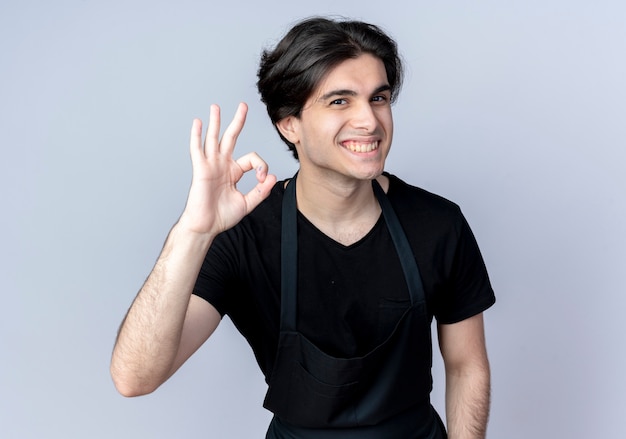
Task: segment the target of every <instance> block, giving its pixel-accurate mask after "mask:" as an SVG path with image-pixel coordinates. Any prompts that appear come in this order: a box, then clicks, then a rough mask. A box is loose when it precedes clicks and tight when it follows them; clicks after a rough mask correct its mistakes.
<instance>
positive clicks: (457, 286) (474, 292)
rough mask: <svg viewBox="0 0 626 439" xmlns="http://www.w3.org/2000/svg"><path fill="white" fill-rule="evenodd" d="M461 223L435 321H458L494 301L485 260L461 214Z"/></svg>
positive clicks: (452, 248) (478, 312) (484, 308)
mask: <svg viewBox="0 0 626 439" xmlns="http://www.w3.org/2000/svg"><path fill="white" fill-rule="evenodd" d="M459 215H460V226H459V227H458V228H457V230H458V231H457V232H456V234H457V236H456V239H453V240H452V242H453V243H454V245H452V246H451V247H450V251H451V252H452V254H451V265H450V270H449V273H448V277H447V279H446V282H445V287H444V288H443V289H442V291H441V295H440V297H439V298H438V300H437V301H438V302H439V303H438V306H437V308H438V313H437V315H436V317H437V321H438V322H439V323H442V324H452V323H457V322H460V321H462V320H465V319H467V318H470V317H472V316H474V315H476V314H480V313H481V312H483V311H485V310H486V309H488V308H489V307H491V306H492V305H493V304H494V303H495V300H496V298H495V294H494V292H493V288H492V287H491V282H490V281H489V275H488V274H487V269H486V267H485V262H484V260H483V257H482V255H481V253H480V249H479V248H478V244H477V242H476V238H475V237H474V234H473V233H472V230H471V229H470V226H469V224H468V223H467V220H466V219H465V217H464V216H463V215H462V214H461V213H460V211H459Z"/></svg>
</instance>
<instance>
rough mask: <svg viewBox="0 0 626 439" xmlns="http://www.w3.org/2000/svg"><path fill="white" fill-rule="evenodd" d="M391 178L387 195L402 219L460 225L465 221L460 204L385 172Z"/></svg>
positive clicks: (439, 224)
mask: <svg viewBox="0 0 626 439" xmlns="http://www.w3.org/2000/svg"><path fill="white" fill-rule="evenodd" d="M385 176H386V177H387V178H388V179H389V190H388V192H387V197H388V198H389V200H390V201H391V204H392V205H393V208H394V210H395V211H396V213H397V215H398V216H399V217H400V220H401V221H403V220H404V221H410V222H415V221H419V222H420V223H424V222H425V223H429V224H433V225H438V226H439V227H441V226H443V225H448V226H453V227H454V228H457V227H460V226H461V225H462V223H463V222H464V219H463V214H462V213H461V209H460V208H459V206H458V205H457V204H456V203H454V202H453V201H450V200H448V199H447V198H444V197H442V196H441V195H437V194H434V193H432V192H429V191H427V190H425V189H422V188H420V187H417V186H413V185H411V184H409V183H407V182H405V181H404V180H402V179H400V178H399V177H397V176H395V175H393V174H389V173H385Z"/></svg>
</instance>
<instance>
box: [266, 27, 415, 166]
mask: <svg viewBox="0 0 626 439" xmlns="http://www.w3.org/2000/svg"><path fill="white" fill-rule="evenodd" d="M365 53H367V54H371V55H374V56H375V57H377V58H379V59H380V60H381V61H382V62H383V64H384V66H385V71H386V73H387V80H388V81H389V86H390V87H391V101H392V102H394V101H395V99H396V98H397V95H398V92H399V90H400V86H401V85H402V76H403V69H402V61H401V59H400V56H399V54H398V50H397V45H396V42H395V41H394V40H393V39H392V38H390V37H389V36H388V35H387V34H386V33H385V32H383V30H381V29H380V28H379V27H378V26H375V25H373V24H369V23H364V22H361V21H350V20H332V19H329V18H324V17H314V18H308V19H306V20H304V21H301V22H300V23H298V24H296V25H295V26H294V27H292V28H291V30H290V31H289V32H287V34H286V35H285V36H284V37H283V39H282V40H280V42H279V43H278V44H277V45H276V47H275V48H274V49H273V50H265V51H263V53H262V54H261V63H260V66H259V71H258V82H257V87H258V89H259V93H260V94H261V100H262V101H263V103H265V105H266V107H267V113H268V114H269V116H270V119H271V120H272V123H273V124H274V126H275V127H276V123H277V122H278V121H280V120H282V119H284V118H285V117H288V116H295V117H300V115H301V112H302V108H303V106H304V104H305V103H306V101H307V100H308V99H309V97H310V96H311V94H312V93H313V92H314V91H315V89H316V88H317V87H318V85H319V84H320V82H321V81H322V80H323V79H324V77H325V76H326V74H327V73H328V72H329V71H330V70H331V69H333V68H334V67H336V66H337V65H339V64H340V63H341V62H343V61H345V60H347V59H351V58H357V57H358V56H359V55H362V54H365ZM278 134H279V135H280V137H281V139H283V141H284V142H285V143H286V144H287V145H288V146H289V149H290V150H291V151H292V153H293V155H294V157H295V158H296V159H297V158H298V153H297V152H296V148H295V145H294V144H293V143H291V142H289V141H288V140H287V139H286V138H285V137H283V135H282V134H281V133H280V131H279V132H278Z"/></svg>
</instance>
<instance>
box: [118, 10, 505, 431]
mask: <svg viewBox="0 0 626 439" xmlns="http://www.w3.org/2000/svg"><path fill="white" fill-rule="evenodd" d="M401 82H402V66H401V62H400V60H399V57H398V54H397V50H396V45H395V43H394V42H393V40H391V39H390V38H389V37H388V36H387V35H385V34H384V33H383V32H382V31H381V30H380V29H379V28H377V27H375V26H372V25H369V24H366V23H361V22H349V21H332V20H327V19H323V18H314V19H309V20H306V21H304V22H301V23H299V24H298V25H296V26H295V27H294V28H292V29H291V31H290V32H289V33H288V34H287V35H286V36H285V37H284V38H283V40H282V41H281V42H280V43H279V44H278V45H277V47H276V48H275V49H274V50H272V51H268V52H265V53H264V54H263V57H262V60H261V66H260V69H259V82H258V87H259V91H260V93H261V97H262V100H263V102H265V104H266V105H267V109H268V113H269V115H270V118H271V120H272V122H273V123H274V125H275V127H276V129H277V130H278V132H279V135H280V136H281V138H282V139H283V140H284V141H285V142H286V143H287V144H288V145H289V148H290V149H291V151H292V152H293V154H294V156H295V157H296V158H297V159H298V160H299V162H300V169H299V171H298V173H297V175H296V176H294V177H293V178H291V179H289V180H286V181H281V182H276V177H275V176H273V175H271V174H269V173H268V166H267V164H266V163H265V162H264V161H263V160H262V159H261V158H260V157H259V156H258V155H256V154H254V153H253V154H248V155H246V156H243V157H242V158H239V159H237V160H234V159H233V158H232V153H233V150H234V147H235V143H236V140H237V136H238V135H239V133H240V132H241V130H242V128H243V125H244V121H245V116H246V111H247V108H246V106H245V104H241V105H240V106H239V108H238V110H237V113H236V115H235V117H234V119H233V121H232V122H231V123H230V125H229V126H228V128H227V129H226V130H225V132H224V134H223V136H222V138H221V139H219V131H220V113H219V109H218V108H217V107H216V106H212V107H211V113H210V119H209V126H208V129H207V134H206V139H205V141H204V143H203V142H202V139H201V131H202V130H201V122H200V121H198V120H195V121H194V123H193V126H192V133H191V157H192V163H193V179H192V185H191V188H190V192H189V197H188V200H187V204H186V207H185V210H184V212H183V214H182V215H181V217H180V219H179V221H178V222H177V224H176V225H175V226H174V227H173V228H172V230H171V232H170V234H169V236H168V238H167V240H166V243H165V245H164V248H163V251H162V254H161V256H160V257H159V259H158V261H157V263H156V265H155V267H154V269H153V271H152V273H151V274H150V276H149V277H148V279H147V281H146V283H145V284H144V286H143V287H142V289H141V290H140V292H139V293H138V295H137V297H136V299H135V301H134V302H133V304H132V306H131V308H130V309H129V311H128V314H127V316H126V318H125V319H124V322H123V323H122V326H121V328H120V331H119V335H118V339H117V342H116V345H115V348H114V352H113V358H112V363H111V372H112V375H113V379H114V382H115V385H116V387H117V389H118V390H119V391H120V392H121V393H122V394H123V395H126V396H135V395H142V394H146V393H149V392H152V391H154V390H155V389H156V388H157V387H158V386H159V385H161V384H162V383H163V382H164V381H165V380H167V379H168V378H169V377H170V376H171V375H172V374H173V373H174V372H175V371H176V370H177V369H178V368H179V367H180V366H181V365H182V364H183V363H184V362H185V360H186V359H187V358H189V356H191V355H192V353H193V352H194V351H195V350H196V349H198V348H199V347H200V346H201V345H202V343H203V342H204V341H205V340H206V339H207V338H208V337H209V336H210V335H211V334H212V333H213V331H214V330H215V328H216V327H217V325H218V324H219V322H220V320H221V318H222V316H223V315H225V314H228V315H229V316H230V318H231V319H232V321H233V323H234V324H235V325H236V327H237V328H238V330H239V331H240V332H241V333H242V334H243V335H244V337H246V339H247V340H248V342H249V343H250V345H251V347H252V349H253V351H254V353H255V356H256V359H257V361H258V364H259V366H260V368H261V370H262V371H263V373H264V375H265V378H266V381H267V383H268V385H269V390H268V393H267V396H266V398H265V403H264V405H265V407H266V408H268V409H269V410H271V411H272V412H273V413H274V414H275V416H274V419H273V421H272V423H271V425H270V427H269V430H268V432H267V437H268V438H357V437H358V438H443V437H446V432H445V429H444V428H443V425H442V424H441V421H440V420H439V417H438V415H437V414H436V413H435V411H434V409H433V408H432V406H431V405H430V401H429V394H430V391H431V387H432V379H431V372H430V368H431V359H432V347H431V339H430V324H431V321H432V317H433V316H435V317H436V318H437V321H438V331H439V344H440V350H441V353H442V355H443V359H444V364H445V368H446V415H447V423H448V431H449V437H450V438H454V439H469V438H473V439H475V438H483V437H484V435H485V430H486V424H487V417H488V411H489V365H488V360H487V355H486V350H485V341H484V330H483V320H482V312H483V311H484V310H486V309H487V308H489V307H490V306H491V305H492V304H493V303H494V301H495V298H494V294H493V291H492V289H491V286H490V284H489V279H488V276H487V273H486V270H485V267H484V264H483V261H482V258H481V256H480V252H479V250H478V247H477V245H476V242H475V240H474V237H473V235H472V233H471V231H470V229H469V226H468V225H467V223H466V221H465V219H464V218H463V216H462V214H461V213H460V210H459V209H458V207H457V206H456V205H455V204H453V203H451V202H449V201H447V200H445V199H443V198H441V197H438V196H436V195H433V194H430V193H428V192H426V191H423V190H421V189H418V188H415V187H412V186H409V185H407V184H406V183H404V182H402V181H401V180H400V179H398V178H397V177H395V176H392V175H390V174H388V173H386V172H383V171H384V165H385V159H386V157H387V154H388V153H389V149H390V146H391V140H392V135H393V121H392V113H391V103H392V101H393V100H394V99H395V98H396V96H397V93H398V90H399V88H400V85H401ZM248 171H254V172H255V173H256V178H257V180H258V184H257V185H256V187H255V188H254V189H253V190H252V191H250V192H249V193H248V194H245V195H244V194H242V193H240V192H239V191H238V190H237V189H236V187H235V185H236V183H237V182H238V181H239V180H240V179H241V177H242V175H243V174H244V173H245V172H248Z"/></svg>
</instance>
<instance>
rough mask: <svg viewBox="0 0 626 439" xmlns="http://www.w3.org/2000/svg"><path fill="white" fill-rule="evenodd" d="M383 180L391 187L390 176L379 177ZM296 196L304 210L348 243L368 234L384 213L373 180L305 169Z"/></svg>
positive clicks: (325, 230) (322, 227)
mask: <svg viewBox="0 0 626 439" xmlns="http://www.w3.org/2000/svg"><path fill="white" fill-rule="evenodd" d="M381 180H382V181H381ZM379 182H381V184H382V185H383V188H386V187H387V184H386V177H379ZM296 198H297V202H298V210H299V211H300V213H302V214H303V215H304V216H305V217H306V218H307V219H308V220H309V221H310V222H311V223H312V224H314V225H315V226H316V227H317V228H318V229H319V230H321V231H322V232H323V233H324V234H326V235H327V236H329V237H331V238H333V239H334V240H336V241H338V242H340V243H342V244H344V245H350V244H352V243H354V242H356V241H358V240H359V239H361V238H362V237H363V236H365V235H366V234H367V233H368V232H369V231H370V230H371V228H372V227H373V226H374V224H376V221H378V218H379V216H380V212H381V210H380V206H379V204H378V200H377V199H376V196H375V195H374V191H373V189H372V182H371V181H370V180H356V179H347V178H346V179H334V180H331V179H328V178H327V179H320V178H317V177H314V176H312V175H310V174H309V173H307V172H302V170H301V171H300V172H299V173H298V183H297V186H296Z"/></svg>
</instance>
